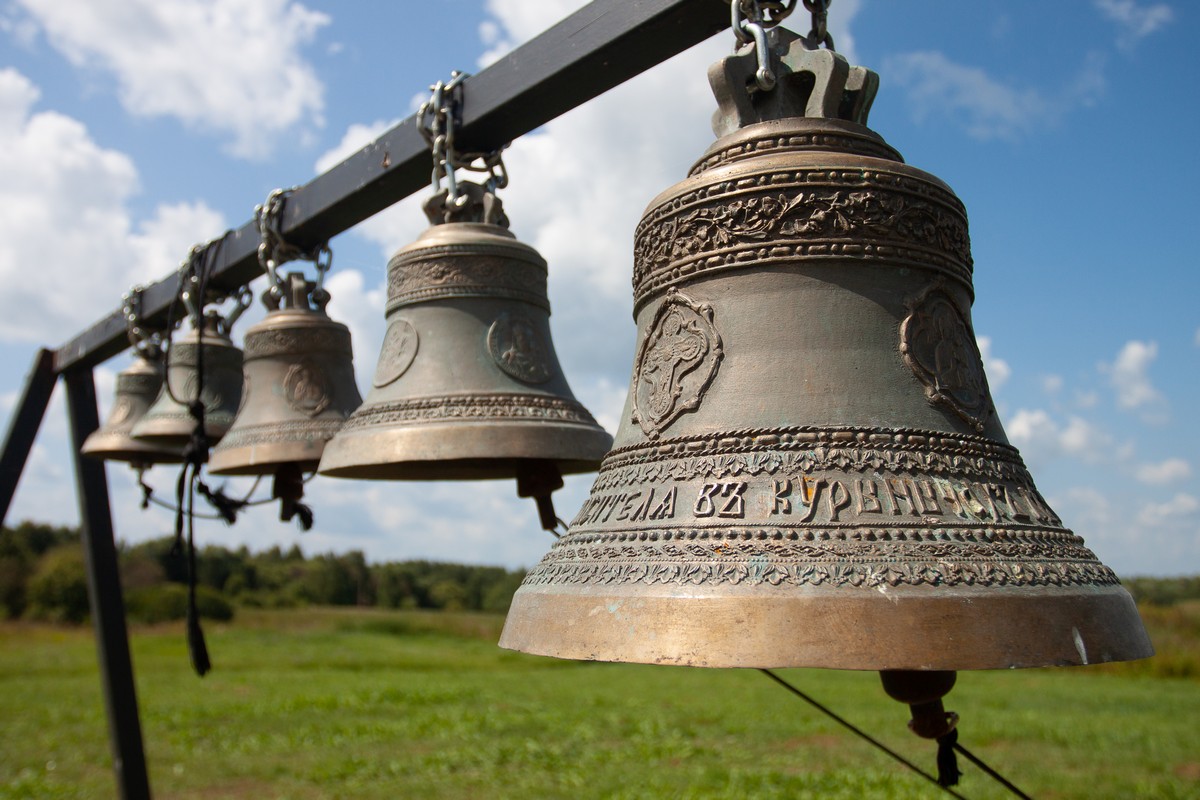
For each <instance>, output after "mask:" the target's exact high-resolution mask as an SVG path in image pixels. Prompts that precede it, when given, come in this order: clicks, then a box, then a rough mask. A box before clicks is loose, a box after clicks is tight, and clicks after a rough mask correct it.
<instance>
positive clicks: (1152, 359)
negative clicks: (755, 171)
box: [0, 0, 1200, 575]
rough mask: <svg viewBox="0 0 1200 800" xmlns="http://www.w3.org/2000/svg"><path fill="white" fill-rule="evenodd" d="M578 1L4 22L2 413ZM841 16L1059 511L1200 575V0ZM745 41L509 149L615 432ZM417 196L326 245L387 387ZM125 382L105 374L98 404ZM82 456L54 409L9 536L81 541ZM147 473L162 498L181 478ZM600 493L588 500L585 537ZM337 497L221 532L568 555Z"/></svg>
mask: <svg viewBox="0 0 1200 800" xmlns="http://www.w3.org/2000/svg"><path fill="white" fill-rule="evenodd" d="M578 5H580V3H578V2H568V1H567V0H562V1H559V0H556V1H554V2H549V1H543V2H536V3H535V2H530V1H529V0H486V1H485V0H440V1H439V2H423V3H405V4H376V3H365V2H342V3H334V2H332V0H303V1H302V2H296V1H295V0H105V2H103V3H95V2H91V1H90V0H0V279H2V280H3V281H4V291H2V292H0V410H2V411H3V413H4V415H5V416H6V417H7V416H8V415H9V414H10V413H11V409H12V407H13V403H14V402H15V399H16V396H17V393H18V392H19V390H20V386H21V382H22V379H23V376H24V374H25V371H26V370H27V369H28V366H29V363H30V360H31V359H32V356H33V353H34V352H35V350H36V348H37V347H38V346H40V345H51V346H55V345H58V344H60V343H61V342H62V341H64V340H65V339H67V338H68V337H69V336H70V335H71V334H72V333H74V332H75V331H77V330H79V329H81V328H83V327H85V326H86V325H88V324H90V323H91V322H93V321H94V320H95V319H97V318H99V317H100V316H102V315H103V314H105V313H107V312H108V311H110V310H112V309H113V308H115V307H116V306H117V305H118V304H119V300H120V295H121V294H122V293H123V292H124V291H125V290H126V289H127V288H128V287H129V286H130V285H132V284H133V283H135V282H139V281H143V282H144V281H150V280H153V279H156V278H158V277H161V276H162V275H164V274H166V273H168V272H169V271H171V270H173V269H174V268H175V266H176V265H177V264H178V262H179V260H180V259H181V258H182V257H183V256H184V255H185V254H186V252H187V250H188V248H189V247H190V246H191V245H192V244H193V243H195V242H199V241H204V240H207V239H208V238H211V237H212V236H214V235H217V234H219V233H220V231H222V230H223V229H225V228H226V227H230V226H237V225H240V224H241V223H242V222H244V221H245V220H246V219H248V218H249V217H250V216H251V214H252V209H253V207H254V205H255V204H256V203H259V202H261V201H262V200H263V199H264V198H265V197H266V196H267V194H268V193H269V192H270V191H271V190H272V189H274V188H276V187H279V186H290V185H294V184H298V183H303V182H305V181H307V180H308V179H309V178H311V177H312V176H313V175H315V174H316V173H317V172H319V171H320V170H323V169H326V168H328V167H329V166H331V165H332V164H334V163H336V162H337V161H338V160H340V159H341V158H344V157H345V156H347V155H349V154H350V153H352V152H353V151H354V150H355V149H356V148H357V147H360V146H362V145H363V144H365V143H367V142H368V141H370V140H371V139H372V138H373V137H374V136H375V135H377V134H378V133H379V132H382V131H383V130H385V129H386V128H387V127H388V126H389V125H390V124H393V123H394V122H395V121H396V120H398V119H400V118H402V117H404V116H408V115H409V114H411V113H412V112H413V111H414V110H415V107H416V104H417V103H419V102H420V99H421V98H422V97H423V96H424V94H425V93H426V91H427V88H426V87H427V86H428V85H429V84H430V83H432V82H434V81H436V80H438V79H444V78H447V77H448V76H449V74H450V71H451V70H452V69H462V70H467V71H478V70H479V69H481V68H482V67H483V66H485V65H486V63H488V62H489V61H490V60H492V59H494V58H495V57H496V56H497V55H498V54H500V53H503V52H504V51H505V50H506V49H507V48H510V47H512V46H513V45H515V44H518V43H520V42H522V41H524V40H526V39H528V38H530V37H531V36H533V35H535V34H536V33H538V32H539V31H540V30H542V29H544V28H546V27H549V26H550V25H551V24H553V23H554V22H555V21H557V20H558V19H559V18H560V17H562V16H563V15H565V14H566V13H567V12H568V11H570V10H571V9H573V8H574V7H576V6H578ZM803 17H804V14H803V12H800V13H799V14H797V16H796V18H794V27H796V28H798V29H801V30H806V25H807V21H806V20H805V19H804V18H803ZM830 25H831V31H832V32H833V34H834V36H835V39H836V42H837V45H838V49H839V50H840V51H842V52H843V53H845V54H846V55H847V56H848V57H849V58H850V59H851V61H852V62H854V63H859V64H863V65H865V66H867V67H870V68H871V69H874V70H875V71H876V72H878V73H879V74H880V77H881V88H880V92H879V95H878V98H877V100H876V102H875V106H874V109H873V110H872V113H871V125H872V127H873V128H874V129H875V130H876V131H878V132H879V133H880V134H882V135H883V136H884V137H885V138H886V139H887V140H888V141H889V142H890V143H891V144H892V145H893V146H895V147H896V148H897V149H899V150H900V151H901V152H902V153H903V154H904V156H905V158H906V160H907V161H908V162H909V163H911V164H914V165H915V166H918V167H921V168H923V169H925V170H927V171H929V172H932V173H934V174H935V175H937V176H938V177H940V178H942V179H943V180H944V181H946V182H947V183H948V184H950V186H951V187H952V188H953V189H954V190H955V191H956V192H957V193H958V195H959V196H960V197H961V198H962V200H963V201H964V203H965V204H966V206H967V210H968V213H969V215H970V220H971V237H972V244H973V251H974V257H975V269H976V272H975V286H976V298H977V299H976V303H975V307H974V311H973V313H974V321H975V329H976V333H977V335H978V337H979V340H980V345H981V349H982V350H983V352H984V354H985V362H986V365H987V369H988V375H989V379H990V382H991V386H992V390H993V393H994V397H995V401H996V404H997V407H998V409H999V411H1000V414H1001V418H1002V419H1003V421H1004V423H1005V427H1006V430H1007V432H1008V434H1009V438H1010V439H1011V440H1012V441H1013V443H1014V444H1016V445H1017V446H1018V447H1019V448H1020V449H1021V451H1022V454H1023V455H1024V457H1025V459H1026V461H1027V462H1028V464H1029V466H1030V468H1031V471H1032V473H1033V476H1034V479H1035V481H1036V482H1037V484H1038V486H1039V488H1040V489H1041V491H1042V493H1043V494H1044V495H1045V496H1046V497H1047V498H1048V500H1049V501H1050V503H1051V505H1052V506H1053V507H1054V508H1055V510H1056V511H1057V512H1058V513H1059V514H1060V515H1061V516H1062V517H1063V519H1064V521H1065V523H1066V524H1067V525H1068V526H1069V527H1071V528H1073V529H1074V530H1075V531H1076V532H1077V533H1079V534H1080V535H1082V536H1083V537H1084V538H1085V540H1086V541H1087V543H1088V544H1089V545H1090V546H1091V547H1092V548H1093V549H1094V550H1095V551H1096V552H1097V554H1098V555H1099V556H1100V558H1101V559H1102V560H1103V561H1104V562H1105V563H1107V564H1109V565H1110V566H1112V567H1113V568H1114V569H1116V570H1117V571H1118V572H1119V573H1121V574H1125V575H1135V574H1194V573H1200V455H1198V451H1200V448H1198V445H1200V434H1198V433H1197V429H1198V426H1197V425H1196V423H1195V419H1194V416H1193V414H1194V409H1196V408H1197V407H1198V406H1200V402H1198V401H1200V384H1198V381H1197V377H1198V375H1200V310H1198V309H1197V305H1196V298H1197V295H1198V294H1200V277H1198V275H1200V263H1198V259H1197V255H1196V247H1195V245H1194V243H1193V241H1192V238H1191V232H1192V231H1193V230H1194V228H1195V226H1196V219H1197V217H1198V213H1197V212H1200V202H1198V201H1197V195H1196V189H1195V187H1196V186H1197V185H1198V183H1200V180H1198V179H1200V167H1198V165H1200V159H1198V158H1197V157H1196V155H1195V151H1194V147H1195V142H1196V140H1197V137H1198V129H1200V125H1198V124H1197V123H1198V122H1200V119H1198V117H1200V113H1198V110H1197V105H1198V104H1197V102H1196V99H1195V98H1196V88H1195V82H1196V79H1197V78H1198V77H1200V69H1198V66H1200V63H1198V58H1197V55H1196V51H1195V47H1194V42H1195V40H1196V38H1197V35H1198V34H1200V25H1198V24H1197V17H1196V10H1195V8H1194V7H1193V6H1191V5H1190V4H1184V3H1181V2H1157V1H1156V0H1071V1H1069V2H1058V3H1045V2H1036V0H1006V1H1005V2H998V1H996V2H974V3H946V2H937V1H936V0H909V1H908V2H904V3H897V2H882V0H856V1H855V0H835V2H834V3H833V6H832V12H831V22H830ZM732 41H733V40H732V35H731V34H729V33H724V34H721V35H718V36H716V37H714V38H713V39H712V40H710V41H708V42H705V43H702V44H701V45H699V46H697V47H696V48H694V49H693V50H691V51H689V52H688V53H685V54H682V55H681V56H679V57H677V58H675V59H672V60H671V61H669V62H667V63H665V64H663V65H660V66H659V67H657V68H655V69H653V70H651V71H649V72H647V73H646V74H644V75H642V76H640V77H639V78H637V79H635V80H633V81H631V82H629V83H628V84H626V85H624V86H622V87H619V88H618V89H616V90H614V91H612V92H610V93H608V94H607V95H605V96H604V97H601V98H599V99H597V100H596V101H593V102H591V103H589V104H587V105H585V106H583V107H581V108H579V109H577V110H575V111H573V112H571V113H569V114H567V115H565V116H564V117H562V118H560V119H558V120H555V121H554V122H552V123H550V124H548V125H547V126H545V127H544V128H542V129H540V130H539V131H537V132H535V133H534V134H531V135H529V136H526V137H523V138H522V139H521V140H519V141H517V142H515V143H514V144H513V146H512V148H511V149H510V150H509V151H508V153H507V155H506V161H507V163H508V166H509V171H510V173H511V176H512V185H511V186H510V187H509V188H508V189H507V190H505V191H504V192H503V193H502V197H503V199H504V201H505V207H506V210H507V211H508V212H509V216H510V218H511V219H512V221H513V229H514V232H515V233H516V234H517V235H518V236H519V237H521V238H522V240H524V241H526V242H528V243H530V244H532V245H533V246H535V247H537V248H538V249H539V250H540V251H541V252H542V254H543V255H544V256H545V257H546V258H547V260H548V261H549V263H550V294H551V303H552V305H553V308H554V316H553V317H552V318H551V324H552V327H553V331H554V337H555V344H556V347H557V350H558V354H559V357H560V360H561V361H562V362H563V364H564V367H565V370H566V372H567V376H568V378H569V380H570V382H571V385H572V387H573V389H574V391H575V393H576V395H577V396H578V397H579V398H580V399H581V400H582V401H583V402H584V403H585V404H586V405H587V406H588V407H589V408H590V409H591V410H592V411H593V413H594V414H595V415H596V416H597V417H598V418H599V419H600V421H601V422H602V423H603V424H604V425H605V426H606V427H607V428H608V429H609V430H610V431H612V430H614V429H615V427H616V425H617V423H618V419H619V415H620V413H621V406H622V403H623V401H624V397H625V391H626V387H627V383H628V376H629V371H630V366H631V363H632V350H633V340H634V330H633V324H632V321H631V306H632V301H631V297H630V288H629V279H630V274H631V269H632V233H633V227H634V225H635V224H636V222H637V220H638V217H639V215H640V212H641V210H642V208H643V207H644V206H645V204H646V203H647V202H648V201H649V200H650V199H651V198H652V197H653V196H654V195H655V194H657V193H658V192H659V191H660V190H662V189H664V188H666V187H667V186H669V185H670V184H672V183H674V182H675V181H677V180H679V179H680V178H682V177H683V176H684V175H685V174H686V171H687V168H688V167H689V166H690V164H691V162H692V161H693V160H694V159H695V158H696V157H698V156H699V154H700V153H701V152H702V151H703V150H704V148H705V147H707V145H708V144H709V143H710V142H711V140H712V135H711V131H710V130H709V128H708V118H709V115H710V113H711V110H712V108H713V102H712V100H711V95H710V94H709V91H708V87H707V84H706V81H705V67H706V65H707V64H708V63H709V62H711V61H713V60H715V59H717V58H719V57H720V56H722V55H723V54H725V53H726V52H727V51H728V50H729V48H730V47H731V45H732ZM420 199H421V198H420V197H416V198H410V199H409V200H407V201H405V202H402V203H400V204H398V205H397V206H395V207H393V208H391V209H388V210H387V211H385V212H383V213H381V214H380V215H378V216H376V217H375V218H373V219H371V220H369V221H367V222H366V223H364V224H362V225H360V226H359V227H358V228H356V229H355V230H353V231H351V232H348V233H346V234H344V235H342V236H340V237H338V238H337V239H336V240H335V241H334V242H333V248H334V272H333V274H332V276H331V284H330V285H331V290H332V292H333V294H334V302H333V304H332V305H331V307H330V310H331V313H333V314H334V315H335V316H336V317H338V318H339V319H341V320H342V321H344V322H346V323H347V324H349V325H350V326H351V329H352V331H353V334H354V337H355V351H356V366H357V369H358V376H359V384H360V386H361V387H366V386H367V385H368V381H369V378H370V374H369V373H370V370H371V369H372V368H373V366H374V363H375V359H376V354H377V352H378V348H379V343H380V341H381V340H382V335H383V295H384V288H383V281H384V277H385V275H384V273H385V265H386V261H387V257H388V255H389V253H390V252H391V251H392V250H393V249H395V248H396V247H399V246H401V245H403V244H405V243H407V242H408V241H410V240H411V239H412V238H414V237H415V236H416V235H417V234H418V233H419V232H420V230H421V229H422V228H423V226H424V223H423V221H422V217H421V214H420V213H419V210H418V207H417V206H418V203H419V201H420ZM252 320H253V317H250V316H248V317H247V318H246V319H245V321H243V322H242V323H241V324H240V325H239V328H240V330H241V331H244V330H245V328H246V327H247V326H248V324H249V323H250V322H251V321H252ZM126 364H127V359H126V357H120V358H117V359H114V360H113V361H111V362H109V363H108V364H106V365H104V367H102V368H101V369H100V370H98V371H97V380H98V383H99V386H100V393H101V395H102V403H105V404H107V402H108V401H109V398H110V396H111V390H112V386H113V376H114V375H115V373H116V372H117V371H118V370H120V369H122V368H123V367H124V366H125V365H126ZM104 410H106V409H104ZM69 459H70V456H69V452H68V443H67V435H66V420H65V412H64V409H63V407H62V405H61V400H60V399H58V398H57V397H56V400H55V403H54V404H53V405H52V407H51V409H50V412H49V414H48V416H47V420H46V422H45V423H44V425H43V429H42V433H41V435H40V437H39V440H38V445H37V447H36V449H35V453H34V456H33V458H32V460H31V463H30V465H29V467H28V468H27V470H26V473H25V477H24V478H23V480H22V483H21V486H20V488H19V490H18V494H17V497H16V500H15V503H14V507H13V510H12V512H11V513H10V518H11V519H12V520H16V519H20V518H23V517H30V518H35V519H41V520H48V521H52V522H61V523H73V522H75V521H76V520H77V511H76V505H75V498H74V495H73V484H72V475H71V465H70V460H69ZM150 476H151V477H150V480H151V483H153V484H155V485H156V486H158V487H159V489H160V492H161V493H162V494H164V495H167V494H169V490H170V487H171V485H172V483H173V474H172V473H171V471H170V470H166V469H163V468H157V469H155V470H154V471H153V472H152V473H151V474H150ZM109 480H110V483H111V485H112V489H113V506H114V513H115V516H116V524H117V532H118V535H119V536H120V537H121V538H124V539H126V540H129V541H138V540H142V539H145V538H149V537H153V536H159V535H164V534H166V533H167V532H168V531H169V530H170V528H171V524H172V520H171V518H170V515H169V514H168V513H167V512H165V511H157V510H149V511H141V510H140V509H139V508H138V507H137V504H138V493H137V492H136V489H135V487H134V484H133V480H132V476H131V474H130V473H129V472H128V470H125V469H123V468H122V467H119V466H113V467H110V468H109ZM240 485H241V484H240V483H239V484H238V486H240ZM589 486H590V478H589V477H587V476H583V477H578V478H574V479H570V480H569V481H568V486H567V488H566V489H565V490H563V491H562V492H560V493H559V494H558V495H557V496H556V502H557V504H558V506H559V512H560V515H561V516H564V517H568V518H569V517H570V516H573V514H574V511H575V510H576V509H577V508H578V506H579V505H580V503H581V502H582V501H583V499H584V498H585V497H586V495H587V490H588V487H589ZM235 489H236V487H235ZM310 495H311V500H312V503H313V506H314V509H315V511H316V516H317V524H316V527H315V529H314V530H313V531H311V532H309V533H306V534H300V533H299V532H298V531H297V530H296V529H295V527H294V526H292V525H291V524H283V523H279V522H278V521H276V520H275V519H274V518H273V516H272V514H271V512H270V511H269V510H262V511H257V512H254V513H252V514H250V515H247V516H246V517H245V518H244V519H243V520H242V521H241V522H239V524H238V525H237V526H235V527H232V528H227V527H225V526H223V525H220V524H219V523H208V524H205V525H203V526H202V527H201V528H200V531H199V536H200V538H201V540H202V541H204V542H215V543H222V544H229V545H233V544H241V543H245V544H248V545H249V546H251V547H253V548H261V547H267V546H270V545H271V544H276V543H278V544H281V545H283V546H285V547H287V546H290V545H291V544H292V543H296V542H298V543H300V545H301V547H303V548H304V549H305V550H306V551H309V552H318V551H328V550H337V551H344V550H348V549H351V548H359V549H362V550H364V551H365V552H366V553H367V555H368V557H369V558H371V559H373V560H390V559H403V558H436V559H446V560H457V561H470V562H475V563H501V564H507V565H510V566H518V565H525V566H528V565H531V564H532V563H533V562H535V561H536V560H537V559H538V558H539V557H540V555H541V554H542V552H543V551H544V550H545V549H546V548H547V547H548V546H549V544H550V541H549V537H548V536H547V535H546V534H545V533H544V532H542V531H540V529H539V528H538V525H537V518H536V514H535V511H534V508H533V506H532V504H531V503H529V502H528V501H520V500H518V499H517V498H516V497H515V496H514V495H515V492H514V488H513V486H512V485H511V484H510V483H508V482H502V483H477V484H445V485H405V484H396V483H367V482H347V481H335V480H332V479H325V480H319V481H315V482H314V483H313V484H312V485H311V489H310Z"/></svg>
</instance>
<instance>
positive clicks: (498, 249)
mask: <svg viewBox="0 0 1200 800" xmlns="http://www.w3.org/2000/svg"><path fill="white" fill-rule="evenodd" d="M461 186H464V187H467V189H468V194H465V195H463V200H464V204H463V205H462V206H461V207H459V208H455V209H454V210H453V211H452V213H451V219H452V221H446V216H445V215H446V213H447V212H446V211H445V207H444V199H445V198H444V194H445V193H444V192H443V194H442V195H435V196H434V197H433V198H431V200H430V201H429V202H428V203H427V204H426V213H427V214H428V216H429V218H430V221H431V222H432V223H433V224H432V227H430V228H429V229H427V230H426V231H425V232H424V233H423V234H422V235H421V236H420V238H418V239H417V241H415V242H413V243H412V244H410V245H408V246H406V247H404V248H402V249H401V250H400V251H399V252H397V253H396V254H395V255H394V256H393V257H392V259H391V261H390V262H389V263H388V304H387V311H386V313H387V332H386V334H385V335H384V340H383V348H382V350H381V352H380V354H379V362H378V365H377V367H376V369H375V377H374V380H373V381H372V386H371V389H370V391H369V392H368V394H367V397H366V400H365V401H364V402H363V404H362V406H361V407H360V408H359V409H358V410H357V411H355V412H354V413H353V414H352V415H351V416H350V418H349V419H348V420H347V421H346V424H345V426H344V427H343V428H342V430H341V431H340V432H339V433H338V434H337V435H336V436H334V438H333V440H332V441H331V442H329V444H328V445H326V447H325V454H324V456H323V457H322V459H321V468H320V472H321V474H323V475H332V476H335V477H339V478H373V479H402V480H470V479H479V478H511V477H516V478H517V479H518V493H520V494H521V495H522V496H530V495H532V496H535V497H542V496H548V494H549V491H552V490H553V489H554V488H557V486H559V485H561V478H559V477H558V474H559V473H564V474H565V473H577V472H584V471H588V470H593V469H595V468H596V466H597V465H598V464H599V461H600V458H601V457H602V456H603V455H604V453H605V452H607V451H608V448H609V446H610V445H611V443H612V437H610V436H609V435H608V434H607V433H605V432H604V430H603V429H602V428H601V427H600V426H599V425H598V424H597V423H596V421H595V420H594V419H593V418H592V415H591V414H589V413H588V411H587V409H585V408H584V407H583V406H582V405H581V404H580V403H579V402H578V401H577V400H576V399H575V397H574V396H573V395H572V394H571V389H570V387H568V386H567V380H566V378H565V377H564V375H563V373H562V369H561V367H559V364H558V357H557V356H556V355H555V352H554V346H553V344H552V343H551V340H550V321H549V317H550V303H549V300H548V299H547V294H546V262H545V260H543V259H542V257H541V256H540V255H538V253H537V252H536V251H535V250H534V249H533V248H531V247H529V246H528V245H525V244H522V243H521V242H519V241H517V240H516V238H515V237H514V236H513V235H512V234H511V233H510V232H509V231H508V229H507V227H506V226H505V224H499V223H501V222H503V213H502V211H501V205H500V201H499V199H497V198H496V197H495V196H494V195H493V194H491V193H490V192H483V191H482V189H481V188H480V187H478V186H476V185H474V184H465V183H464V184H461ZM547 522H549V523H550V524H551V525H553V520H546V519H545V514H543V524H546V523H547Z"/></svg>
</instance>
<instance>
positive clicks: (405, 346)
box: [372, 319, 419, 389]
mask: <svg viewBox="0 0 1200 800" xmlns="http://www.w3.org/2000/svg"><path fill="white" fill-rule="evenodd" d="M418 343H419V341H418V336H417V329H416V328H414V327H413V326H412V323H410V322H409V321H408V320H406V319H396V320H394V321H393V322H392V324H391V325H389V326H388V329H387V333H386V334H384V337H383V347H382V348H380V350H379V363H378V364H376V366H375V379H374V380H373V381H372V383H373V384H374V385H375V388H376V389H382V388H383V387H384V386H387V385H388V384H389V383H392V382H393V381H395V380H396V379H397V378H399V377H400V376H401V375H403V374H404V373H405V372H407V371H408V368H409V367H410V366H412V363H413V359H414V358H416V357H417V345H418Z"/></svg>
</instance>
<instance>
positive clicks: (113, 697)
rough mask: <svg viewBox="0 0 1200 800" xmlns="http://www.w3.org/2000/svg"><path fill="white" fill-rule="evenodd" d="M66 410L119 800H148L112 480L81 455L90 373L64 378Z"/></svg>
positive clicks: (88, 420) (89, 424)
mask: <svg viewBox="0 0 1200 800" xmlns="http://www.w3.org/2000/svg"><path fill="white" fill-rule="evenodd" d="M63 378H64V382H65V383H66V387H67V410H68V413H69V415H70V420H71V443H72V445H73V447H74V450H75V483H76V491H77V492H78V495H79V516H80V519H81V520H82V522H81V525H80V528H81V530H82V532H83V551H84V555H85V557H86V562H87V573H88V600H89V601H90V602H91V607H92V626H93V627H94V628H95V631H96V648H97V650H98V655H99V660H100V683H101V686H102V687H103V689H104V710H105V712H106V714H107V717H108V741H109V747H110V749H111V751H112V760H113V771H114V772H115V773H116V779H117V796H118V797H120V798H121V800H149V798H150V779H149V777H148V776H147V774H146V755H145V752H144V751H143V749H142V725H141V722H140V720H139V719H138V703H137V691H136V690H135V688H134V684H133V660H132V659H131V658H130V655H129V634H128V632H127V631H126V629H125V601H124V598H123V597H122V595H121V578H120V573H119V571H118V569H117V548H116V543H115V542H114V540H113V526H112V512H111V510H110V509H109V504H108V479H107V477H106V476H105V474H104V464H103V462H101V461H97V460H96V459H92V458H87V457H85V456H84V455H82V454H81V453H80V448H82V447H83V440H84V439H86V438H87V437H88V435H89V434H90V433H91V432H92V431H94V430H96V428H97V427H99V425H100V419H99V412H98V410H97V407H96V384H95V381H94V380H93V378H92V371H91V370H90V369H76V370H71V371H70V372H67V373H64V375H63Z"/></svg>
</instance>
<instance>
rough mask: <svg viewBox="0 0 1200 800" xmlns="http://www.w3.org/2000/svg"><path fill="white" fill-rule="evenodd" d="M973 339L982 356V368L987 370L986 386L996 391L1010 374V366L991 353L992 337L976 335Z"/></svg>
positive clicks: (1006, 380)
mask: <svg viewBox="0 0 1200 800" xmlns="http://www.w3.org/2000/svg"><path fill="white" fill-rule="evenodd" d="M975 341H976V342H978V344H979V354H980V355H981V356H982V357H983V368H984V371H985V372H987V377H988V386H989V387H991V389H992V391H996V390H997V389H999V388H1000V387H1001V386H1003V385H1004V384H1005V383H1007V382H1008V379H1009V377H1010V376H1011V375H1012V367H1010V366H1009V365H1008V362H1007V361H1005V360H1004V359H1002V358H996V356H994V355H993V354H992V337H990V336H977V337H976V338H975Z"/></svg>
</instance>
